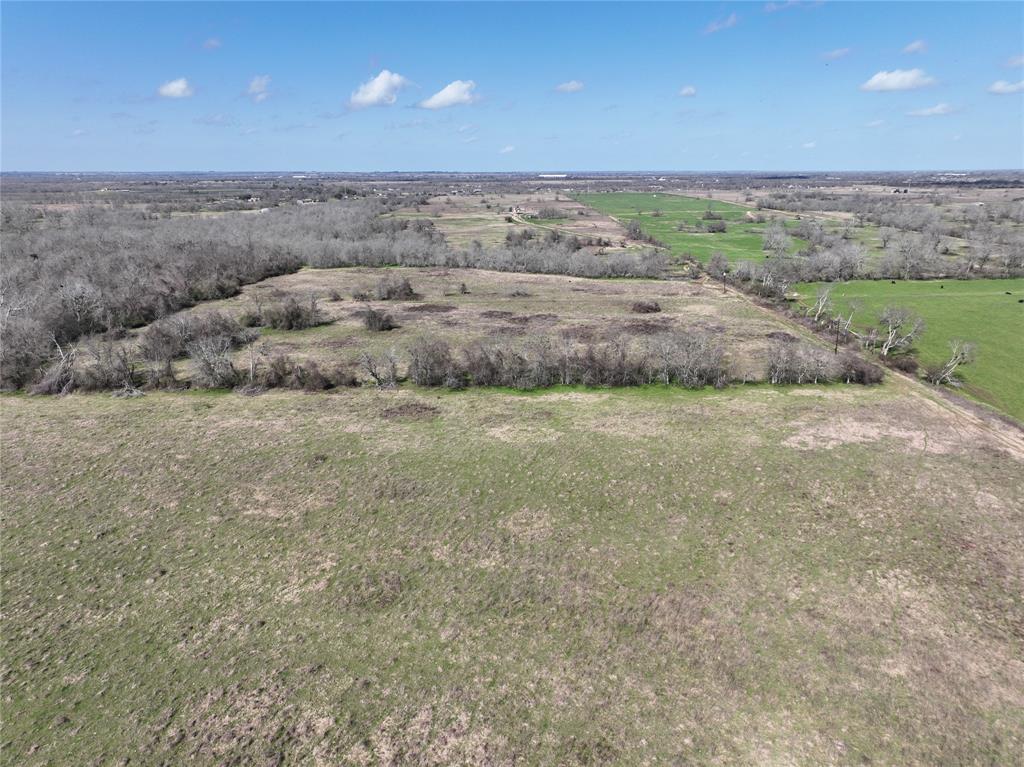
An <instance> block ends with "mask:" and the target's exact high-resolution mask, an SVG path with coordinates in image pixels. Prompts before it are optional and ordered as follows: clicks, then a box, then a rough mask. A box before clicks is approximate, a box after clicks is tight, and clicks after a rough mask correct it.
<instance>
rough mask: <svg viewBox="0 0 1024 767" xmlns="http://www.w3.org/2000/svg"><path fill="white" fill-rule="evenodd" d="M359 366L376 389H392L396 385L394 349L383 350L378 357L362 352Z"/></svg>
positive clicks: (396, 359)
mask: <svg viewBox="0 0 1024 767" xmlns="http://www.w3.org/2000/svg"><path fill="white" fill-rule="evenodd" d="M359 366H360V367H361V368H362V369H363V372H365V373H366V374H367V375H368V376H370V378H372V379H373V382H374V383H375V384H376V385H377V388H378V389H394V388H395V386H397V385H398V356H397V355H396V353H395V350H394V349H391V350H389V351H386V352H384V353H383V354H382V355H381V356H380V359H378V358H376V357H374V356H373V355H372V354H370V353H369V352H363V353H362V354H361V355H360V357H359Z"/></svg>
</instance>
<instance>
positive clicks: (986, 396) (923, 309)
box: [797, 279, 1024, 421]
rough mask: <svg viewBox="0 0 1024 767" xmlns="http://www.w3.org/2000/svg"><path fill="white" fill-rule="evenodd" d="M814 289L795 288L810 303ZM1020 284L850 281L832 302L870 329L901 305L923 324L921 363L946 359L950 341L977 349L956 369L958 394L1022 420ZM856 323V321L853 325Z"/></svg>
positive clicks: (1023, 283) (1023, 312)
mask: <svg viewBox="0 0 1024 767" xmlns="http://www.w3.org/2000/svg"><path fill="white" fill-rule="evenodd" d="M818 287H819V284H803V285H799V286H797V289H798V290H799V292H800V293H801V294H802V295H803V296H804V298H805V300H813V299H814V296H815V295H816V294H817V291H818ZM1008 294H1009V295H1008ZM1021 298H1024V279H1010V280H941V281H940V280H929V281H910V282H906V281H897V282H896V283H895V284H893V283H892V282H890V281H889V280H878V281H873V280H856V281H853V282H845V283H839V284H836V285H835V288H834V290H833V292H832V299H833V301H834V302H835V303H836V305H837V307H838V308H839V309H840V310H841V311H848V308H849V306H850V305H851V303H853V302H855V303H856V305H858V306H859V309H858V311H857V315H856V317H855V324H860V325H861V326H862V327H866V326H869V325H871V324H872V323H873V322H874V320H876V319H877V317H878V315H879V314H880V313H881V312H882V310H883V309H885V307H886V306H902V307H906V308H908V309H911V310H913V311H914V312H916V313H918V314H919V315H921V317H923V318H924V320H925V322H926V323H927V328H926V329H925V332H924V335H923V336H922V337H921V340H920V341H919V342H918V344H917V347H918V349H919V350H920V358H921V362H922V363H923V364H926V365H928V364H937V363H940V362H943V361H944V360H945V359H946V358H947V357H948V356H949V342H950V341H951V340H952V339H954V338H960V339H964V340H967V341H972V342H974V343H975V344H976V345H977V350H978V351H977V360H976V361H975V362H974V363H973V364H971V365H968V366H966V367H963V368H961V371H962V378H963V380H964V386H963V388H962V391H963V392H964V393H966V394H968V395H970V396H971V397H974V398H975V399H977V400H980V401H981V402H985V403H987V404H989V405H992V406H993V407H995V408H997V409H999V410H1001V411H1003V412H1004V413H1008V414H1010V415H1012V416H1014V417H1015V418H1017V419H1018V420H1020V421H1024V304H1022V303H1020V302H1019V299H1021ZM856 318H859V320H860V322H859V323H858V322H857V320H856Z"/></svg>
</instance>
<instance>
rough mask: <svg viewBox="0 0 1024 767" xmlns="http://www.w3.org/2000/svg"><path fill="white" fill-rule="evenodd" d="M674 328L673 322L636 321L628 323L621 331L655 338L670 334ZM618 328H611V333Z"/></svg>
mask: <svg viewBox="0 0 1024 767" xmlns="http://www.w3.org/2000/svg"><path fill="white" fill-rule="evenodd" d="M673 327H674V323H673V322H672V320H667V319H666V320H636V321H633V322H627V323H626V324H625V325H623V326H622V328H621V330H622V332H624V333H629V334H630V335H631V336H653V335H657V334H659V333H668V332H669V331H671V330H672V329H673ZM615 330H616V328H611V329H610V331H609V332H614V331H615Z"/></svg>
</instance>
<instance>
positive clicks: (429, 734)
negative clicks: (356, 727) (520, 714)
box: [344, 702, 516, 767]
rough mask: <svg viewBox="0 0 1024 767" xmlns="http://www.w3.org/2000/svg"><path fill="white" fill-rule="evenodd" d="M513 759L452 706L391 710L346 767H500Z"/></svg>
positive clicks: (496, 738) (503, 744)
mask: <svg viewBox="0 0 1024 767" xmlns="http://www.w3.org/2000/svg"><path fill="white" fill-rule="evenodd" d="M515 761H516V759H515V754H513V753H512V752H511V751H510V749H509V746H508V742H507V740H506V739H505V738H503V737H502V736H500V735H497V734H495V733H494V732H493V731H492V730H491V728H490V727H489V726H487V725H486V724H484V723H482V722H479V721H474V718H473V717H472V716H470V714H469V713H468V712H466V711H465V710H462V709H461V708H460V707H458V706H456V705H452V702H447V703H442V704H440V705H437V706H431V705H427V706H423V707H421V708H420V709H419V710H417V711H415V712H413V711H412V710H409V711H405V712H395V713H393V714H390V715H388V716H387V717H385V718H384V720H383V721H382V722H381V723H380V724H379V725H378V726H377V728H376V729H375V730H374V732H373V733H372V734H371V735H370V737H369V738H368V739H367V740H366V741H363V742H361V743H357V744H356V745H354V746H352V748H350V749H349V751H348V752H347V753H346V754H345V760H344V763H345V764H353V765H360V767H370V765H398V764H409V765H443V764H478V765H489V766H491V767H503V766H504V765H511V764H514V763H515Z"/></svg>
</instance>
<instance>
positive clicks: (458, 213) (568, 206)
mask: <svg viewBox="0 0 1024 767" xmlns="http://www.w3.org/2000/svg"><path fill="white" fill-rule="evenodd" d="M542 208H549V209H554V210H558V211H560V212H561V213H562V214H563V215H562V216H561V217H560V218H558V219H553V220H550V219H536V220H533V219H531V216H533V215H536V214H537V213H538V212H539V211H540V210H541V209H542ZM513 210H518V211H520V213H519V214H513V212H512V211H513ZM389 215H393V216H396V217H399V218H428V219H430V220H431V221H432V222H433V224H434V226H435V227H436V228H437V229H438V230H439V231H440V232H441V233H442V234H444V235H445V238H446V239H447V240H448V242H449V243H451V244H452V245H454V246H456V247H463V248H464V247H468V246H469V245H470V244H472V242H473V241H474V240H478V241H480V243H481V244H483V245H490V246H495V245H503V244H504V242H505V235H506V234H508V233H509V232H513V231H519V230H522V229H523V228H524V227H525V228H530V229H533V230H534V231H536V233H537V234H539V235H543V234H544V233H545V232H546V231H548V230H550V229H556V230H558V231H559V232H562V233H564V234H570V235H572V234H575V235H578V236H579V237H592V238H595V239H596V238H602V239H606V240H609V241H611V242H612V243H613V246H614V247H619V246H620V244H621V243H622V242H624V241H625V240H626V233H625V230H624V229H623V227H622V226H621V225H620V224H618V223H617V222H615V221H613V220H612V219H611V218H609V217H608V216H604V215H601V214H599V213H597V212H596V211H594V210H591V209H589V208H587V207H586V206H584V205H581V204H580V203H578V202H576V201H575V200H570V199H567V198H566V197H565V196H564V195H560V194H558V193H557V192H550V191H544V192H536V193H534V194H486V195H476V194H474V195H438V196H435V197H431V198H430V199H429V201H427V202H426V203H425V204H420V205H416V206H412V207H408V208H403V209H401V210H398V211H396V212H395V213H392V214H389ZM507 217H513V218H514V220H513V221H511V222H510V221H507V220H506V218H507Z"/></svg>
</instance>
